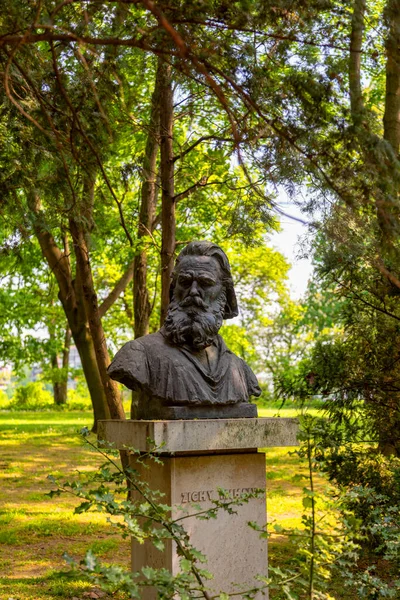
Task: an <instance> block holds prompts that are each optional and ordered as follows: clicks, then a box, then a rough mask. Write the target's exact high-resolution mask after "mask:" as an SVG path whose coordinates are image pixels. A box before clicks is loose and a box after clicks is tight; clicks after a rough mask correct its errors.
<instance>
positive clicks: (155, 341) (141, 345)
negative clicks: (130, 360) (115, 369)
mask: <svg viewBox="0 0 400 600" xmlns="http://www.w3.org/2000/svg"><path fill="white" fill-rule="evenodd" d="M165 344H166V341H165V338H164V336H163V335H162V334H161V333H160V332H159V331H157V333H150V334H149V335H144V336H143V337H140V338H136V340H131V341H130V342H127V343H126V344H125V345H124V346H122V348H121V350H119V352H122V351H124V352H126V353H129V354H131V353H136V352H139V353H140V352H143V353H145V354H147V353H149V352H151V350H152V349H155V348H159V347H160V346H165Z"/></svg>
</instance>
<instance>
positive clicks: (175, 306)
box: [164, 256, 226, 350]
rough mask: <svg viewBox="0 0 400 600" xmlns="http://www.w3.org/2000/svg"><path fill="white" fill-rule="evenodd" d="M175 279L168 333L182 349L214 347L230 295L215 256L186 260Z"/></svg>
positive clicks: (185, 258)
mask: <svg viewBox="0 0 400 600" xmlns="http://www.w3.org/2000/svg"><path fill="white" fill-rule="evenodd" d="M175 277H176V281H175V288H174V297H173V300H172V302H171V303H170V305H169V308H168V314H167V318H166V320H165V323H164V332H165V334H166V336H167V338H168V339H169V340H170V341H171V342H172V343H174V344H177V345H178V346H184V345H187V346H190V347H192V348H194V349H195V350H202V349H203V348H206V347H207V346H210V345H211V344H212V343H213V341H214V339H215V337H216V336H217V334H218V331H219V329H220V327H221V325H222V321H223V314H224V308H225V302H226V294H225V288H224V284H223V281H222V272H221V268H220V266H219V263H218V261H217V260H216V259H215V258H213V257H212V256H185V257H184V258H183V259H182V260H181V262H180V263H179V267H178V271H177V273H175Z"/></svg>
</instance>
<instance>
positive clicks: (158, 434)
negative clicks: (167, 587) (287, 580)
mask: <svg viewBox="0 0 400 600" xmlns="http://www.w3.org/2000/svg"><path fill="white" fill-rule="evenodd" d="M249 406H251V405H249ZM98 431H99V434H98V435H99V438H100V439H102V440H107V441H108V442H110V443H112V444H113V446H114V447H115V448H119V449H121V448H127V447H128V448H135V449H136V450H138V451H139V452H140V453H143V454H145V453H148V452H151V451H154V446H155V447H156V448H157V449H158V452H159V454H160V455H161V456H162V460H163V465H159V464H157V463H155V462H154V461H152V460H151V459H147V460H150V463H149V468H148V469H146V468H144V467H143V465H142V464H140V462H139V463H138V462H137V458H136V457H135V455H132V458H131V461H132V463H131V464H132V466H133V467H134V468H135V469H137V470H138V471H139V473H140V475H141V478H142V480H143V481H145V482H147V483H148V485H149V486H150V487H151V488H152V489H154V490H160V491H161V492H163V493H164V494H165V496H164V498H163V500H162V501H163V502H164V503H165V504H168V505H169V506H172V507H173V511H172V516H173V518H180V517H182V516H187V515H189V517H188V518H185V519H184V520H182V521H181V523H182V524H184V526H185V528H186V529H187V531H188V533H189V534H190V539H191V542H192V544H193V545H194V546H195V547H196V548H197V549H198V550H200V551H202V552H203V553H204V554H205V555H206V556H207V558H208V565H207V569H208V570H209V571H210V572H211V573H213V575H214V579H213V580H212V581H211V582H210V590H211V595H215V594H218V593H219V592H221V591H224V592H227V593H229V592H230V593H235V592H236V593H239V594H240V591H243V590H248V589H249V588H250V587H253V586H254V584H255V582H254V577H255V576H256V575H258V574H260V575H266V573H267V540H266V539H265V538H262V539H260V537H259V534H258V533H257V532H256V531H254V530H253V529H251V528H250V527H249V526H248V525H247V523H248V522H249V521H255V522H256V523H258V524H259V525H260V526H261V527H264V526H265V524H266V505H265V498H263V497H261V498H255V499H251V500H249V502H248V504H244V505H243V506H239V507H237V514H234V515H229V514H228V513H227V512H226V511H219V513H218V515H217V518H216V519H212V520H208V521H203V520H198V519H196V518H195V517H193V516H190V515H193V512H196V509H194V508H193V507H191V504H192V503H196V504H199V505H200V506H201V508H202V509H207V508H211V507H212V506H213V504H212V500H213V499H217V498H218V488H224V489H225V490H228V491H229V493H230V494H231V495H232V496H234V497H235V496H236V495H239V494H241V493H242V492H243V491H248V490H252V489H254V488H262V489H264V490H265V458H264V454H262V453H258V452H257V448H265V447H267V446H295V445H296V443H297V441H296V435H297V431H298V423H297V420H296V419H280V418H277V419H255V418H242V419H198V420H196V419H190V420H168V421H154V420H149V421H144V420H141V421H134V420H132V421H117V420H113V421H111V420H108V421H100V422H99V428H98ZM185 511H188V513H185ZM145 565H147V566H152V567H155V568H160V567H164V568H166V569H168V570H170V571H171V572H172V573H177V572H178V569H179V556H178V553H177V551H176V548H175V545H174V543H173V542H172V541H169V542H167V544H166V548H165V550H164V551H163V552H160V551H158V550H156V548H155V547H154V546H153V545H152V544H151V543H148V542H146V543H144V544H137V543H134V544H133V546H132V568H133V570H134V571H138V570H139V571H140V569H141V567H143V566H145ZM238 586H239V587H238ZM240 586H241V587H240ZM236 597H238V598H239V597H240V595H239V596H236ZM142 598H143V600H155V598H156V594H155V592H154V590H151V589H148V590H146V591H144V593H143V596H142ZM256 598H257V600H261V599H262V600H265V599H266V598H268V592H267V591H262V592H261V591H260V592H259V593H258V595H257V596H256Z"/></svg>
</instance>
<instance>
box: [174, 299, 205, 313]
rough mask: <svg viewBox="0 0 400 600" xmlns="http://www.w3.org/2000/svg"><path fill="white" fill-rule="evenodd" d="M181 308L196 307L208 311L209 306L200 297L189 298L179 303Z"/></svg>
mask: <svg viewBox="0 0 400 600" xmlns="http://www.w3.org/2000/svg"><path fill="white" fill-rule="evenodd" d="M179 306H180V308H186V307H188V306H196V307H198V308H202V309H203V310H208V309H209V307H208V306H207V304H206V303H205V302H204V301H203V300H202V299H201V298H200V296H188V297H187V298H185V299H184V300H182V302H179Z"/></svg>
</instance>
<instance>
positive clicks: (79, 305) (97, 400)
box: [29, 183, 125, 431]
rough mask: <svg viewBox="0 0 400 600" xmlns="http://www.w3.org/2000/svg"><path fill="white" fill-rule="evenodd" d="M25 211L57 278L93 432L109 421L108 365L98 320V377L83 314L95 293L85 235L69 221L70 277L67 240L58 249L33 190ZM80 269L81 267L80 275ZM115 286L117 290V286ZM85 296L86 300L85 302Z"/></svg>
mask: <svg viewBox="0 0 400 600" xmlns="http://www.w3.org/2000/svg"><path fill="white" fill-rule="evenodd" d="M85 192H86V193H87V197H88V204H87V205H86V212H85V219H84V222H85V223H86V224H89V225H90V224H91V223H92V220H91V211H90V207H91V206H92V204H93V188H90V186H89V184H88V183H86V187H85ZM29 208H30V210H31V211H32V213H33V215H34V217H35V220H34V230H35V234H36V237H37V239H38V241H39V244H40V247H41V250H42V254H43V256H44V258H45V259H46V261H47V263H48V265H49V267H50V269H51V270H52V272H53V273H54V275H55V277H56V279H57V283H58V288H59V293H58V296H59V299H60V301H61V303H62V305H63V308H64V312H65V315H66V317H67V321H68V325H69V329H70V331H71V335H72V338H73V340H74V343H75V346H76V348H77V350H78V353H79V357H80V360H81V363H82V369H83V372H84V375H85V379H86V383H87V386H88V389H89V393H90V397H91V401H92V406H93V413H94V425H93V431H96V428H97V421H98V420H100V419H109V418H110V416H111V412H110V408H109V405H108V400H107V394H106V388H105V386H104V385H103V379H104V380H106V377H105V374H104V370H105V369H106V368H107V366H108V364H107V360H108V357H107V355H105V356H104V347H103V345H102V344H104V345H105V341H104V332H103V329H102V327H101V321H100V330H99V331H98V332H97V333H96V336H95V338H96V343H97V342H98V341H99V340H100V341H101V349H100V352H101V353H102V363H101V364H102V370H103V378H102V376H101V374H100V370H99V367H98V361H97V356H96V351H95V346H94V340H93V337H92V332H91V329H90V323H89V319H88V315H87V306H90V299H91V298H92V306H93V294H95V293H94V288H93V280H92V278H91V271H90V264H89V257H88V254H87V243H86V239H85V234H84V231H83V229H82V225H81V224H78V223H76V222H73V227H74V228H75V229H74V234H75V238H76V239H77V240H78V244H76V243H75V240H74V251H75V252H76V251H77V250H78V255H79V258H80V260H79V261H78V260H77V271H76V276H75V278H73V275H72V270H71V264H70V260H69V254H70V249H69V245H68V238H67V236H66V235H65V236H64V249H63V251H62V250H61V249H60V248H59V247H58V245H57V243H56V241H55V239H54V237H53V235H52V234H51V233H50V231H49V229H48V228H47V226H46V223H45V220H44V215H43V212H42V210H41V205H40V197H39V194H38V192H36V191H33V192H32V193H31V194H30V196H29ZM77 259H78V256H77ZM85 260H86V263H85ZM82 267H84V268H83V272H82ZM88 270H89V280H88ZM123 277H124V276H123ZM84 283H85V286H84ZM119 287H120V288H121V286H119ZM121 291H122V289H121ZM85 294H86V297H87V298H86V300H85ZM113 297H114V299H115V298H116V297H117V296H116V294H114V296H113ZM96 304H97V298H96ZM109 305H111V303H109ZM92 310H94V309H92ZM104 312H105V310H103V314H104ZM97 319H98V320H100V312H99V310H98V309H97V317H93V314H92V323H93V322H94V323H96V322H97V323H98V320H97ZM94 327H95V325H94ZM108 362H109V360H108ZM106 365H107V366H106ZM107 377H108V376H107ZM108 379H109V378H108ZM109 395H110V394H109ZM113 398H114V397H113ZM111 405H112V409H113V410H112V412H113V414H117V415H118V418H124V417H125V414H123V415H122V412H123V411H121V407H122V405H121V407H119V405H118V403H117V406H118V408H115V407H114V400H113V401H112V402H111Z"/></svg>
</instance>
